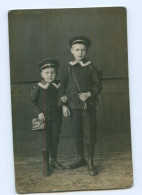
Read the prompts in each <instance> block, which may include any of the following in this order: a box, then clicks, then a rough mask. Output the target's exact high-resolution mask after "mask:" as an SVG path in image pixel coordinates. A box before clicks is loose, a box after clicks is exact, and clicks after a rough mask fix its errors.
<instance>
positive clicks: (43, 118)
mask: <svg viewBox="0 0 142 195" xmlns="http://www.w3.org/2000/svg"><path fill="white" fill-rule="evenodd" d="M38 118H39V119H40V120H42V121H45V117H44V114H43V113H40V114H39V115H38Z"/></svg>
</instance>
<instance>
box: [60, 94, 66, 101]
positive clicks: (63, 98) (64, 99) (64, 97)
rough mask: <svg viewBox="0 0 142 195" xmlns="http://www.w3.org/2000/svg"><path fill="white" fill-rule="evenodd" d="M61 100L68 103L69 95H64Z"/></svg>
mask: <svg viewBox="0 0 142 195" xmlns="http://www.w3.org/2000/svg"><path fill="white" fill-rule="evenodd" d="M60 100H61V101H62V102H63V103H66V102H67V96H66V95H63V96H62V97H61V98H60Z"/></svg>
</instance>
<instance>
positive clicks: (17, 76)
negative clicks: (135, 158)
mask: <svg viewBox="0 0 142 195" xmlns="http://www.w3.org/2000/svg"><path fill="white" fill-rule="evenodd" d="M8 21H9V48H10V78H11V104H12V126H13V130H12V132H13V149H14V151H13V152H14V168H15V188H16V191H17V193H42V192H43V193H48V192H71V191H92V190H107V189H124V188H130V187H132V185H133V167H132V151H131V123H130V104H129V77H128V48H127V45H128V43H127V11H126V8H124V7H101V8H67V9H29V10H26V9H25V10H24V9H23V10H11V11H9V13H8Z"/></svg>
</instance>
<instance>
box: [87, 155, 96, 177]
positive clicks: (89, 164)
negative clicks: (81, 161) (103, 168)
mask: <svg viewBox="0 0 142 195" xmlns="http://www.w3.org/2000/svg"><path fill="white" fill-rule="evenodd" d="M87 168H88V172H89V174H90V175H91V176H95V175H97V174H98V171H97V169H96V168H95V167H94V163H93V159H91V158H89V159H88V161H87Z"/></svg>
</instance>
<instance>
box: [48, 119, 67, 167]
mask: <svg viewBox="0 0 142 195" xmlns="http://www.w3.org/2000/svg"><path fill="white" fill-rule="evenodd" d="M60 132H61V121H53V122H52V134H51V168H56V169H59V170H63V169H64V167H63V166H62V165H61V164H60V163H59V162H58V161H57V150H58V144H59V138H60Z"/></svg>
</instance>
